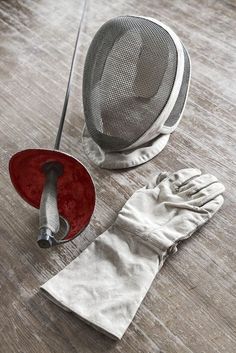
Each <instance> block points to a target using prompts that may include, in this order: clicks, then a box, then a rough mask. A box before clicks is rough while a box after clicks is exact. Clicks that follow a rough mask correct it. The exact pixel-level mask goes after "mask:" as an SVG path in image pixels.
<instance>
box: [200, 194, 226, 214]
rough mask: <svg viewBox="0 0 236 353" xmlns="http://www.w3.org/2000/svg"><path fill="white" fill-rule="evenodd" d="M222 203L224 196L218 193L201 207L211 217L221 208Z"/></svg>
mask: <svg viewBox="0 0 236 353" xmlns="http://www.w3.org/2000/svg"><path fill="white" fill-rule="evenodd" d="M223 203H224V198H223V196H222V195H219V196H217V197H216V198H214V199H213V200H211V201H209V202H207V203H206V204H204V205H203V206H202V209H204V211H207V212H208V213H209V215H210V217H212V216H213V215H214V214H215V213H216V212H217V211H218V210H219V209H220V208H221V206H222V205H223Z"/></svg>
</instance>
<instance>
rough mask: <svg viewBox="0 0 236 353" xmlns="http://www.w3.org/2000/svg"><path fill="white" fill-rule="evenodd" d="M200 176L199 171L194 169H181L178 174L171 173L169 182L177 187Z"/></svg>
mask: <svg viewBox="0 0 236 353" xmlns="http://www.w3.org/2000/svg"><path fill="white" fill-rule="evenodd" d="M199 175H201V171H200V170H199V169H196V168H187V169H181V170H179V171H178V172H175V173H173V174H172V175H171V176H170V178H169V180H170V182H173V184H174V185H175V186H177V187H180V186H182V185H183V184H186V183H187V182H188V181H189V180H191V179H192V178H194V177H197V176H199Z"/></svg>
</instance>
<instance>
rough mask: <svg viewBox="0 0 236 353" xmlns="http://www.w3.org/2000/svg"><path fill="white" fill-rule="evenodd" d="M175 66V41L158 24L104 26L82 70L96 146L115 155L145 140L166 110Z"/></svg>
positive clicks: (136, 21) (138, 21) (120, 20)
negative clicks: (145, 133) (162, 112)
mask: <svg viewBox="0 0 236 353" xmlns="http://www.w3.org/2000/svg"><path fill="white" fill-rule="evenodd" d="M176 67H177V51H176V47H175V44H174V41H173V40H172V38H171V36H170V35H169V33H168V32H167V31H165V30H164V29H163V28H162V27H161V26H159V25H158V24H156V23H153V22H151V21H149V20H147V19H142V18H136V17H131V16H125V17H117V18H115V19H112V20H110V21H108V22H107V23H105V24H104V25H103V26H102V27H101V28H100V30H99V31H98V32H97V33H96V35H95V37H94V39H93V41H92V43H91V45H90V48H89V50H88V54H87V57H86V62H85V68H84V80H83V101H84V112H85V120H86V125H87V128H88V131H89V133H90V135H91V136H92V138H93V139H94V141H96V143H97V144H98V145H100V146H101V147H102V148H103V149H104V150H108V151H116V150H120V149H123V148H126V147H128V146H130V145H131V144H132V143H134V142H135V141H136V140H137V139H138V138H139V137H140V136H142V134H143V133H144V132H145V131H146V130H148V129H149V127H150V126H151V125H152V124H153V123H154V121H155V120H156V119H157V117H158V115H159V114H160V113H161V111H162V109H163V108H164V107H165V104H166V102H167V100H168V98H169V95H170V93H171V90H172V87H173V83H174V80H175V75H176Z"/></svg>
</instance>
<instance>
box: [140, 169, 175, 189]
mask: <svg viewBox="0 0 236 353" xmlns="http://www.w3.org/2000/svg"><path fill="white" fill-rule="evenodd" d="M168 176H169V173H167V172H163V173H159V174H157V175H155V176H154V177H153V178H152V179H151V180H150V181H149V182H148V183H147V185H146V186H145V189H153V188H155V186H157V185H158V184H159V183H160V182H162V181H163V180H164V179H166V178H167V177H168Z"/></svg>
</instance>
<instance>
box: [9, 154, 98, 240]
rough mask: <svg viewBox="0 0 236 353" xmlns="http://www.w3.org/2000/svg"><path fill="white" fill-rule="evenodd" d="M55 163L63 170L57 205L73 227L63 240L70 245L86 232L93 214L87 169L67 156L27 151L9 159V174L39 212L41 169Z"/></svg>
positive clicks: (19, 191)
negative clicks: (61, 166)
mask: <svg viewBox="0 0 236 353" xmlns="http://www.w3.org/2000/svg"><path fill="white" fill-rule="evenodd" d="M54 161H55V162H59V163H61V164H62V165H63V167H64V172H63V174H62V175H61V176H60V177H59V178H58V182H57V204H58V211H59V214H60V216H62V217H63V218H65V219H66V220H67V221H68V223H69V225H70V229H69V232H68V234H67V235H66V237H65V238H64V239H63V240H64V241H68V240H72V239H73V238H74V237H75V236H77V235H79V233H81V232H82V231H83V229H84V228H85V227H86V226H87V225H88V223H89V221H90V218H91V216H92V214H93V211H94V207H95V187H94V184H93V181H92V178H91V176H90V175H89V173H88V171H87V169H86V168H85V167H84V166H83V165H82V164H81V163H80V162H79V161H78V160H77V159H75V158H74V157H72V156H70V155H68V154H66V153H64V152H60V151H53V150H44V149H27V150H24V151H21V152H18V153H16V154H15V155H14V156H13V157H12V158H11V159H10V162H9V172H10V177H11V181H12V183H13V185H14V187H15V189H16V191H17V192H18V194H19V195H20V196H21V197H22V198H23V199H24V200H25V201H26V202H28V203H29V204H30V205H32V206H33V207H36V208H39V207H40V200H41V195H42V192H43V188H44V184H45V175H44V172H43V170H42V166H43V165H44V164H45V163H47V162H54Z"/></svg>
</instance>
